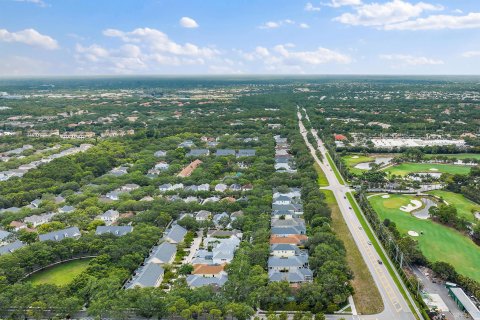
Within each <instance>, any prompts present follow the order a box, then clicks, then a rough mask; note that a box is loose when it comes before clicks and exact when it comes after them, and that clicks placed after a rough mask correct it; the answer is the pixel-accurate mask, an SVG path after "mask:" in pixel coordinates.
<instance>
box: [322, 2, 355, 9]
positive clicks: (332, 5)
mask: <svg viewBox="0 0 480 320" xmlns="http://www.w3.org/2000/svg"><path fill="white" fill-rule="evenodd" d="M361 4H362V0H332V1H331V2H330V3H327V4H325V5H326V6H329V7H333V8H339V7H343V6H359V5H361Z"/></svg>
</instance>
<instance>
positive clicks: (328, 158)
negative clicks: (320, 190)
mask: <svg viewBox="0 0 480 320" xmlns="http://www.w3.org/2000/svg"><path fill="white" fill-rule="evenodd" d="M326 155H327V160H328V163H329V164H330V167H331V168H332V170H333V173H335V176H336V177H337V179H338V182H340V183H341V184H345V180H343V177H342V175H341V174H340V172H338V169H337V166H336V165H335V163H334V162H333V160H332V157H330V154H329V153H328V152H327V153H326Z"/></svg>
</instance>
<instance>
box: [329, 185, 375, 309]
mask: <svg viewBox="0 0 480 320" xmlns="http://www.w3.org/2000/svg"><path fill="white" fill-rule="evenodd" d="M322 192H324V193H325V196H326V200H327V203H328V206H329V207H330V208H331V209H332V228H333V230H334V231H335V234H336V235H337V236H338V237H339V238H340V239H341V240H342V241H343V244H344V245H345V248H346V250H347V262H348V265H349V266H350V269H352V271H353V275H354V278H353V281H352V286H353V288H354V290H355V293H354V295H353V301H354V302H355V306H356V308H357V311H358V312H359V313H361V314H376V313H379V312H381V311H382V310H383V301H382V297H381V296H380V293H379V291H378V288H377V287H376V285H375V282H374V281H373V278H372V275H371V274H370V271H369V270H368V268H367V265H366V264H365V261H364V260H363V258H362V255H361V254H360V251H359V250H358V247H357V245H356V243H355V240H354V239H353V236H352V234H351V233H350V230H349V229H348V226H347V224H346V223H345V220H343V216H342V213H341V212H340V210H339V208H338V204H337V201H336V200H335V197H334V195H333V193H332V191H330V190H322Z"/></svg>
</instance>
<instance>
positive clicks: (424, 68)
mask: <svg viewBox="0 0 480 320" xmlns="http://www.w3.org/2000/svg"><path fill="white" fill-rule="evenodd" d="M304 73H305V74H308V73H311V74H480V1H479V0H432V1H430V0H425V1H420V2H419V1H414V0H320V1H319V0H311V1H309V0H307V1H304V0H121V1H120V0H100V1H98V0H0V76H19V75H107V74H304Z"/></svg>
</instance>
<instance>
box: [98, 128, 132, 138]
mask: <svg viewBox="0 0 480 320" xmlns="http://www.w3.org/2000/svg"><path fill="white" fill-rule="evenodd" d="M134 134H135V130H133V129H130V130H105V131H104V132H102V134H101V135H100V136H101V137H102V138H116V137H124V136H131V135H134Z"/></svg>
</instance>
